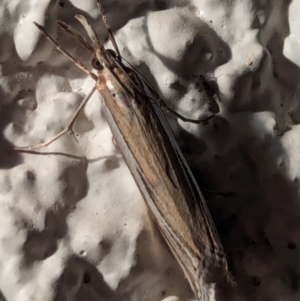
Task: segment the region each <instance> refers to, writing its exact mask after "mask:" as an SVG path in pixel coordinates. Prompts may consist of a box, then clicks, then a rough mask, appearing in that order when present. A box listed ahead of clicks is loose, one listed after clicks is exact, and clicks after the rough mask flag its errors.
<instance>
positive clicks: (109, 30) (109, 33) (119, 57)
mask: <svg viewBox="0 0 300 301" xmlns="http://www.w3.org/2000/svg"><path fill="white" fill-rule="evenodd" d="M97 6H98V9H99V11H100V14H101V15H102V20H103V23H104V25H105V27H106V29H107V31H108V35H109V39H110V41H111V42H112V44H113V46H114V48H115V50H116V52H117V60H118V61H119V62H121V61H122V56H121V53H120V50H119V47H118V44H117V42H116V39H115V37H114V35H113V33H112V30H111V27H110V25H109V22H108V19H107V16H106V14H105V10H104V8H103V6H102V4H101V3H100V2H99V1H97Z"/></svg>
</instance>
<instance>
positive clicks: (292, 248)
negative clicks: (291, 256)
mask: <svg viewBox="0 0 300 301" xmlns="http://www.w3.org/2000/svg"><path fill="white" fill-rule="evenodd" d="M288 248H289V249H290V250H295V249H297V244H296V243H295V242H293V241H290V242H289V243H288Z"/></svg>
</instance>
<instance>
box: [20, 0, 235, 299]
mask: <svg viewBox="0 0 300 301" xmlns="http://www.w3.org/2000/svg"><path fill="white" fill-rule="evenodd" d="M97 5H98V8H99V10H100V14H101V15H102V19H103V21H104V24H105V26H106V28H107V30H108V34H109V37H110V39H111V41H112V44H113V45H114V48H115V51H113V50H109V49H105V48H104V46H103V45H102V44H101V42H100V41H99V39H98V37H97V34H96V32H95V30H94V28H93V27H92V25H91V24H90V23H89V21H88V20H87V19H86V18H85V17H84V16H83V15H80V14H77V15H75V18H76V19H77V20H78V21H79V22H80V23H81V24H82V26H83V28H84V29H85V31H86V33H87V35H88V37H89V40H88V39H87V38H85V37H84V36H82V35H81V34H80V33H79V32H78V31H76V30H75V29H73V28H72V27H70V26H69V25H67V24H66V23H64V22H63V21H57V23H58V25H59V26H60V27H61V28H62V29H63V30H64V31H65V32H67V33H69V34H71V35H72V36H73V37H74V38H75V39H77V40H78V41H79V42H80V43H81V44H82V45H83V46H84V47H85V48H86V49H87V51H90V52H91V54H92V56H93V60H92V66H93V68H94V69H96V71H97V73H94V72H92V71H90V70H89V69H88V68H87V67H86V66H84V65H83V64H82V63H81V62H80V61H79V60H77V59H75V58H74V57H73V56H72V55H71V54H70V53H68V52H67V51H66V50H64V49H62V48H61V46H60V45H59V44H58V43H57V42H56V41H55V40H54V39H53V38H51V37H50V36H49V35H48V34H47V32H46V31H45V30H44V28H43V27H42V26H41V25H39V24H37V23H35V25H36V26H37V28H38V29H39V30H40V31H41V32H42V33H43V34H44V35H45V36H46V37H47V39H49V40H50V41H51V42H52V43H54V44H55V46H56V48H57V49H58V50H59V51H61V52H62V53H63V54H64V55H66V56H67V57H68V58H69V59H70V60H71V61H73V62H74V63H75V64H76V65H77V66H78V67H79V68H80V69H82V70H83V71H84V72H85V73H86V74H88V75H89V76H91V77H92V78H93V79H94V80H95V82H96V84H95V85H94V87H93V88H92V89H91V91H90V93H89V94H88V95H87V96H86V97H85V99H84V100H83V101H82V103H81V105H80V106H79V107H78V109H77V111H76V113H75V115H74V117H73V118H72V120H71V121H70V122H69V124H68V125H67V126H66V127H65V128H64V130H63V131H62V132H60V133H58V134H57V135H56V136H55V137H53V138H51V139H49V140H48V141H46V142H44V143H41V144H38V145H35V146H32V147H30V146H29V147H15V150H19V151H28V150H32V149H35V148H39V147H42V146H47V145H49V144H50V143H52V142H53V141H54V140H56V139H58V138H59V137H61V136H62V135H63V134H65V133H67V132H69V131H72V126H73V124H74V122H75V121H76V118H77V116H78V114H79V113H80V111H81V110H82V108H83V107H84V105H85V104H86V103H87V101H88V100H89V99H90V97H91V96H92V95H93V93H95V91H98V93H100V95H101V98H102V101H103V111H104V114H105V117H106V119H107V122H108V124H109V127H110V129H111V131H112V134H113V136H114V139H115V141H116V142H117V144H118V146H119V148H120V150H121V152H122V155H123V157H124V160H125V162H126V164H127V166H128V168H129V170H130V172H131V174H132V176H133V178H134V180H135V182H136V184H137V186H138V188H139V190H140V192H141V194H142V195H143V198H144V200H145V203H146V205H147V208H148V211H149V213H150V215H151V216H152V218H153V220H154V222H155V224H156V225H157V227H158V229H159V230H160V232H161V234H162V236H163V237H164V239H165V241H166V243H167V245H168V246H169V248H170V250H171V252H172V253H173V255H174V256H175V258H176V259H177V261H178V263H179V265H180V266H181V268H182V270H183V272H184V274H185V276H186V278H187V279H188V281H189V283H190V285H191V288H192V290H193V291H194V293H195V296H196V298H197V300H199V301H209V300H210V287H211V286H210V284H209V283H208V282H207V279H206V276H207V274H208V273H209V268H210V267H211V266H213V267H214V266H215V267H219V268H220V271H222V273H223V274H224V277H226V279H227V280H228V281H229V282H230V283H234V280H233V277H232V275H231V273H230V272H229V270H228V266H227V260H226V256H225V253H224V250H223V247H222V244H221V241H220V238H219V236H218V233H217V231H216V227H215V225H214V222H213V220H212V217H211V215H210V212H209V210H208V207H207V204H206V202H205V199H204V197H203V195H202V193H201V191H200V189H199V187H198V185H197V182H196V180H195V178H194V176H193V174H192V172H191V169H190V168H189V166H188V164H187V162H186V160H185V158H184V156H183V154H182V152H181V150H180V148H179V146H178V144H177V143H176V140H175V137H174V135H173V133H172V130H171V129H170V126H169V124H168V122H167V120H166V118H165V115H164V113H163V111H162V107H166V105H165V103H164V102H163V101H162V100H161V99H160V98H159V96H158V94H157V92H156V91H155V89H154V88H153V87H152V86H151V84H150V83H149V82H148V81H147V80H146V79H145V77H143V76H142V75H141V74H140V73H139V72H138V71H136V70H135V69H134V68H133V67H132V66H130V65H129V66H128V65H125V64H124V63H123V59H122V57H121V54H120V52H119V49H118V47H117V44H116V41H115V39H114V37H113V34H112V31H111V28H110V26H109V23H108V21H107V18H106V15H105V13H104V10H103V7H102V6H101V4H100V3H99V2H98V3H97ZM169 110H170V109H169ZM171 111H172V112H173V113H174V114H175V115H176V116H177V117H179V118H182V119H183V120H185V121H186V122H192V121H194V120H192V119H189V118H186V117H184V116H181V115H180V114H178V113H177V112H175V111H173V110H171Z"/></svg>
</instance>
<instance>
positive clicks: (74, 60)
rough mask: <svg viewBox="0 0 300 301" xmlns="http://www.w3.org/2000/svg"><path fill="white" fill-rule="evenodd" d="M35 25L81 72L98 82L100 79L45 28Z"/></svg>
mask: <svg viewBox="0 0 300 301" xmlns="http://www.w3.org/2000/svg"><path fill="white" fill-rule="evenodd" d="M33 24H34V25H35V26H36V27H37V28H38V29H39V30H40V31H41V32H42V34H43V35H45V37H46V38H47V39H48V40H49V41H50V42H51V43H53V44H54V45H55V48H56V49H57V50H59V51H60V52H61V53H62V54H63V55H65V56H66V57H67V58H69V59H70V60H71V61H72V62H73V63H74V64H75V65H76V66H78V67H79V68H80V69H81V70H83V71H84V72H85V73H86V74H88V75H90V76H91V77H92V78H93V79H94V80H95V81H97V79H98V77H97V76H96V75H95V74H94V73H93V72H91V71H90V70H89V69H88V68H87V67H85V65H84V64H83V63H82V62H80V61H79V60H77V59H76V58H75V57H73V56H72V55H71V54H70V53H69V52H68V51H66V50H64V49H63V48H62V47H61V45H59V44H58V43H57V42H56V41H55V40H54V39H53V38H52V37H51V36H50V35H49V34H48V33H47V32H46V31H45V29H44V27H43V26H42V25H40V24H38V23H36V22H33Z"/></svg>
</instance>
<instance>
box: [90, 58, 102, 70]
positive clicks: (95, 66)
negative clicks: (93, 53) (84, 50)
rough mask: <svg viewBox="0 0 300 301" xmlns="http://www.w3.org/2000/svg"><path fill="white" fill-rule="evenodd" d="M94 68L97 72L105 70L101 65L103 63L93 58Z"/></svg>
mask: <svg viewBox="0 0 300 301" xmlns="http://www.w3.org/2000/svg"><path fill="white" fill-rule="evenodd" d="M92 66H93V68H94V69H96V70H102V69H103V66H102V64H101V63H100V62H99V60H98V59H96V58H93V60H92Z"/></svg>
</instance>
